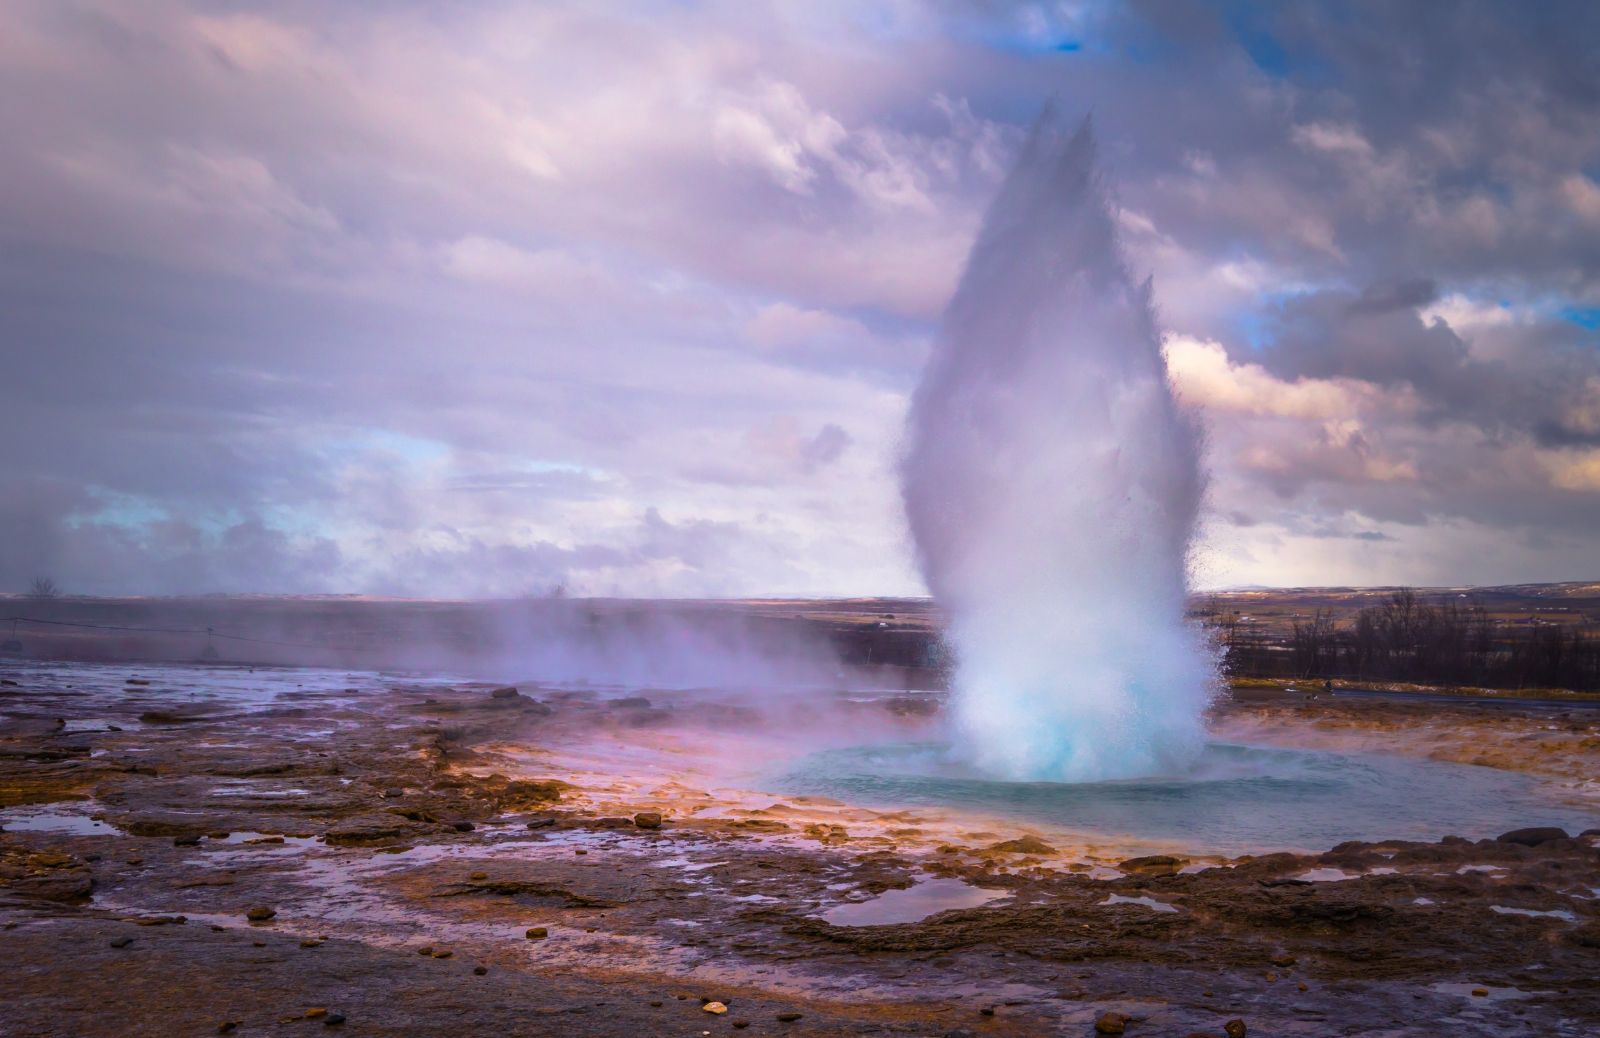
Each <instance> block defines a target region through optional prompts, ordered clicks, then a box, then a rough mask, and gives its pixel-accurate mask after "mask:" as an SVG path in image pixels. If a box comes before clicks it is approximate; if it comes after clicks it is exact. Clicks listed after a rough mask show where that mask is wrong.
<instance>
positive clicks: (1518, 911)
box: [1489, 905, 1578, 923]
mask: <svg viewBox="0 0 1600 1038" xmlns="http://www.w3.org/2000/svg"><path fill="white" fill-rule="evenodd" d="M1489 911H1491V912H1493V913H1495V914H1496V915H1528V916H1535V917H1544V918H1548V919H1561V920H1564V921H1566V922H1569V923H1575V922H1577V921H1578V917H1577V915H1576V914H1574V913H1572V912H1569V911H1567V910H1566V909H1565V908H1552V909H1549V910H1548V911H1544V912H1539V911H1535V910H1534V909H1532V908H1508V907H1506V906H1505V905H1490V906H1489Z"/></svg>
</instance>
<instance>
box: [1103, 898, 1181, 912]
mask: <svg viewBox="0 0 1600 1038" xmlns="http://www.w3.org/2000/svg"><path fill="white" fill-rule="evenodd" d="M1100 904H1102V905H1143V906H1144V907H1145V908H1150V909H1154V910H1155V911H1157V912H1176V911H1178V906H1177V905H1169V904H1167V903H1166V902H1165V901H1157V900H1156V899H1155V898H1153V897H1124V896H1122V895H1121V894H1112V895H1111V896H1110V897H1108V898H1106V899H1105V900H1104V901H1102V902H1100Z"/></svg>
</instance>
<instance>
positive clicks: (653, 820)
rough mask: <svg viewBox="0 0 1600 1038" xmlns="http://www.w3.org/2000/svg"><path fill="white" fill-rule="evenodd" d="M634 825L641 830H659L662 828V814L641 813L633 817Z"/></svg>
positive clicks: (658, 812)
mask: <svg viewBox="0 0 1600 1038" xmlns="http://www.w3.org/2000/svg"><path fill="white" fill-rule="evenodd" d="M633 824H634V825H636V826H638V827H639V828H641V829H659V828H661V812H660V811H640V812H639V813H638V814H636V815H634V816H633Z"/></svg>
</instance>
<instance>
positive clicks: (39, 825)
mask: <svg viewBox="0 0 1600 1038" xmlns="http://www.w3.org/2000/svg"><path fill="white" fill-rule="evenodd" d="M0 827H4V828H5V829H7V830H9V831H11V832H14V833H24V832H35V833H70V834H72V835H73V836H116V835H119V834H120V833H121V832H122V830H120V829H118V828H117V827H116V826H114V825H112V824H111V823H110V822H102V821H98V820H97V819H93V818H90V817H89V813H87V812H83V811H69V810H66V809H64V808H58V807H42V808H35V809H33V810H27V811H22V812H19V813H17V814H11V815H6V816H4V817H0Z"/></svg>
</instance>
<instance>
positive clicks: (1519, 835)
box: [1495, 825, 1571, 847]
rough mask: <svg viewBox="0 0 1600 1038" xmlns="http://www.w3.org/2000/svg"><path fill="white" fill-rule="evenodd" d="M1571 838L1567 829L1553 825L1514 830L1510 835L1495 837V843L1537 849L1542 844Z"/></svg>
mask: <svg viewBox="0 0 1600 1038" xmlns="http://www.w3.org/2000/svg"><path fill="white" fill-rule="evenodd" d="M1570 838H1571V837H1569V836H1568V835H1567V831H1566V830H1565V829H1558V828H1556V827H1555V826H1553V825H1540V826H1534V827H1532V828H1529V829H1513V830H1511V831H1510V832H1509V833H1501V834H1500V835H1499V836H1496V837H1495V842H1496V843H1516V844H1521V845H1522V846H1524V847H1537V846H1539V845H1540V844H1541V843H1549V842H1550V841H1551V840H1567V839H1570Z"/></svg>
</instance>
